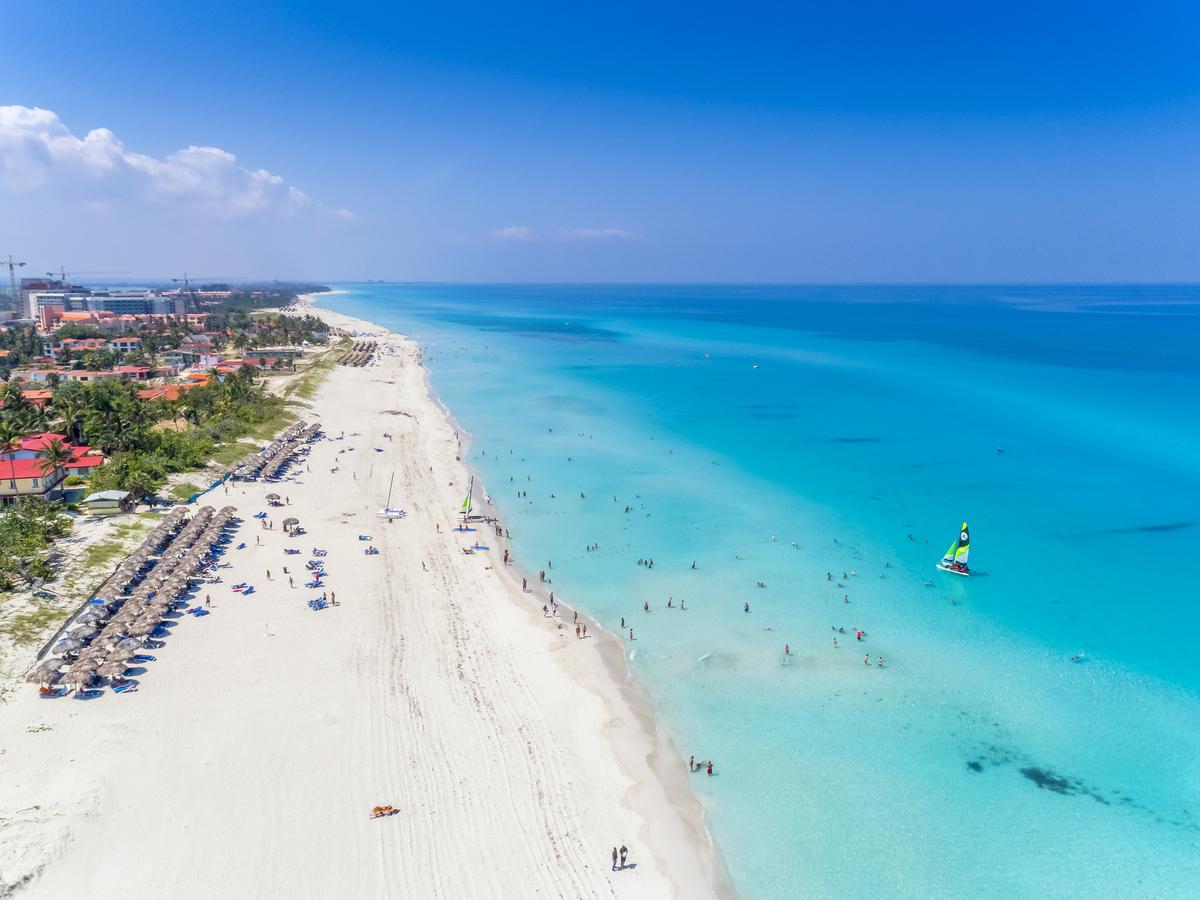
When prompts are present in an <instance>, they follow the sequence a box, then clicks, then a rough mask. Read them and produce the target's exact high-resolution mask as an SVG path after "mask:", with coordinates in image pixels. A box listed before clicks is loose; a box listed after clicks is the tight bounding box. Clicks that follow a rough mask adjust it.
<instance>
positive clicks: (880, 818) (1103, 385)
mask: <svg viewBox="0 0 1200 900" xmlns="http://www.w3.org/2000/svg"><path fill="white" fill-rule="evenodd" d="M335 287H337V288H338V289H339V290H342V291H345V292H346V293H344V294H339V295H335V296H329V297H318V304H319V305H321V306H327V307H329V308H331V309H336V310H337V311H339V312H344V313H347V314H349V315H353V316H357V317H359V318H363V319H367V320H369V321H372V322H377V323H379V324H380V325H383V326H385V327H387V328H391V329H395V330H398V331H402V332H404V333H406V334H408V335H410V336H411V337H413V338H414V339H415V340H417V341H418V342H420V344H421V346H422V348H423V351H424V358H425V361H426V365H427V366H428V368H429V372H430V377H431V379H432V383H433V385H434V388H435V389H436V391H437V392H438V394H439V396H440V397H441V399H442V400H443V401H444V402H445V404H446V405H447V407H448V408H449V409H450V411H451V412H452V413H453V414H454V416H455V417H456V419H457V420H458V421H459V422H460V423H461V425H462V426H463V427H464V428H465V429H466V430H467V431H468V432H470V434H471V435H472V436H473V438H474V440H473V443H472V445H471V448H470V457H469V461H470V462H471V464H472V465H473V466H474V467H475V468H476V469H477V470H478V471H479V472H480V473H481V475H482V477H483V479H484V481H485V485H486V489H487V490H488V492H489V493H490V495H491V497H492V499H493V501H494V502H495V503H496V505H497V507H498V509H499V510H500V513H501V516H502V519H503V520H504V523H505V524H506V525H507V527H508V528H509V530H510V531H511V533H512V539H513V546H514V550H515V553H516V555H517V558H518V560H519V561H520V562H521V563H522V564H524V565H525V566H527V567H528V568H530V569H532V570H534V571H537V570H539V569H545V570H546V571H547V573H548V575H549V576H550V579H551V581H552V585H551V587H552V589H553V590H555V592H556V593H558V594H559V595H561V596H562V597H564V599H566V600H568V601H569V602H570V603H571V604H572V605H574V606H577V607H578V608H579V609H581V610H583V611H585V612H587V613H588V614H589V615H591V616H593V617H594V618H595V619H597V620H598V621H600V622H602V623H603V624H604V625H605V627H606V628H608V629H609V630H610V631H612V632H613V633H614V634H616V635H617V636H618V637H621V638H622V639H623V641H624V643H625V647H626V650H627V656H628V658H629V661H630V666H631V669H632V671H633V672H634V674H635V676H636V677H637V678H638V680H639V682H640V683H641V684H642V685H643V686H644V687H645V689H646V691H647V694H648V695H649V697H650V699H651V701H652V703H653V705H654V709H655V713H656V715H657V717H658V718H659V720H660V721H661V722H662V723H663V724H664V725H665V726H666V727H667V728H668V729H669V730H670V732H671V734H672V736H673V738H674V740H675V742H676V745H677V746H678V748H679V750H680V751H681V753H682V754H683V755H684V757H685V760H686V757H687V756H688V755H693V754H694V755H695V756H696V757H697V758H698V759H712V760H713V761H714V763H715V768H714V771H715V774H714V776H713V777H711V778H710V777H708V776H707V775H704V774H697V775H695V776H693V785H694V788H695V790H696V793H697V795H698V796H699V798H700V800H701V802H702V804H703V806H704V809H705V812H706V817H707V821H708V825H709V828H710V830H711V832H712V834H713V837H714V840H715V843H716V846H717V849H718V851H719V853H720V855H721V857H722V860H723V862H724V864H725V866H726V868H727V869H728V871H729V873H730V877H731V878H732V881H733V884H734V886H735V888H736V890H737V891H738V894H739V896H742V897H746V898H783V897H794V896H798V895H803V896H814V897H823V896H846V895H862V894H866V893H868V892H870V893H873V894H876V895H882V896H891V897H929V896H937V897H954V896H963V895H965V894H968V893H970V894H977V895H978V894H984V895H1003V896H1014V897H1018V896H1019V897H1038V896H1062V897H1074V896H1080V897H1082V896H1096V895H1097V894H1099V895H1102V896H1121V897H1143V896H1144V897H1176V896H1178V897H1183V896H1191V895H1193V894H1194V892H1195V889H1194V881H1195V879H1196V878H1197V877H1200V754H1197V752H1196V749H1195V740H1196V739H1195V735H1196V734H1197V733H1200V731H1198V728H1200V703H1198V702H1197V700H1198V696H1197V694H1198V688H1200V659H1198V658H1197V657H1196V656H1195V655H1194V654H1191V653H1190V652H1189V648H1188V645H1187V643H1186V638H1187V637H1188V636H1189V635H1190V634H1191V633H1193V632H1194V630H1195V629H1196V627H1197V625H1200V612H1198V611H1197V609H1196V606H1195V603H1194V602H1193V600H1194V597H1195V590H1194V589H1192V588H1191V587H1190V585H1189V583H1188V581H1187V575H1188V574H1189V573H1188V572H1187V563H1188V562H1189V561H1190V560H1191V559H1193V558H1195V557H1196V552H1195V551H1196V548H1197V546H1200V530H1198V529H1200V521H1198V517H1197V512H1196V511H1197V508H1198V506H1200V455H1198V454H1197V453H1196V450H1195V448H1196V447H1197V446H1198V445H1200V342H1198V340H1197V339H1198V338H1200V287H1197V286H1190V285H1125V286H1113V285H1105V286H1087V285H1084V286H1079V285H999V286H994V285H993V286H982V285H980V286H955V285H904V286H886V285H825V286H814V285H806V286H794V285H763V284H754V285H737V284H722V285H699V284H693V285H642V284H625V285H611V284H609V285H562V284H557V285H555V284H541V285H533V284H525V285H478V284H429V283H408V284H380V283H371V284H347V285H336V286H335ZM964 521H965V522H967V523H969V526H970V533H971V558H970V565H971V569H972V572H973V574H972V576H971V577H970V578H963V577H959V576H957V575H954V574H950V573H946V572H943V571H938V570H937V569H936V568H935V566H936V563H937V562H938V560H940V559H941V557H942V554H943V553H944V552H945V551H946V548H947V546H949V545H950V544H951V543H952V542H953V541H954V540H955V538H956V537H957V536H958V534H959V527H960V524H961V523H962V522H964ZM591 548H594V549H591ZM650 560H652V561H653V566H652V567H651V566H650V565H648V561H650ZM643 604H648V605H649V607H650V610H649V611H646V610H644V608H643ZM747 606H748V607H749V609H748V610H747ZM622 620H623V621H624V625H623V626H622ZM628 628H633V629H634V636H635V639H634V640H628V637H627V635H626V631H627V629H628ZM859 631H862V632H863V634H862V636H861V639H860V638H859V636H858V635H857V632H859ZM835 641H836V646H835ZM785 646H786V648H787V652H785ZM864 657H865V659H864ZM881 659H882V662H883V664H882V665H880V664H879V663H880V660H881ZM864 662H865V663H866V664H864Z"/></svg>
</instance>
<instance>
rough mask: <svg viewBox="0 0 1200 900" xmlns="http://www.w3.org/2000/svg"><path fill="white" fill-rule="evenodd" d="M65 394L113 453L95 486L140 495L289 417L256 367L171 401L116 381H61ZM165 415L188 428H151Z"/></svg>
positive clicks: (240, 449)
mask: <svg viewBox="0 0 1200 900" xmlns="http://www.w3.org/2000/svg"><path fill="white" fill-rule="evenodd" d="M60 395H63V396H62V401H61V402H62V404H63V405H65V406H68V407H69V406H72V405H74V404H78V406H79V407H80V408H81V409H82V415H81V416H80V417H79V418H80V420H81V422H82V428H81V430H82V432H83V435H82V436H83V438H84V439H85V440H86V441H87V442H88V443H90V444H91V445H92V446H95V447H98V448H99V449H101V450H103V451H105V452H106V453H110V454H112V458H111V459H110V460H109V461H108V463H107V464H106V465H104V466H101V467H100V468H99V469H98V470H97V471H96V473H95V474H94V475H92V477H91V482H90V484H89V487H90V488H91V489H92V490H97V491H102V490H108V489H110V488H115V489H118V490H124V491H130V492H132V493H133V494H135V495H137V496H138V497H142V496H146V495H149V494H153V493H155V492H157V491H158V490H159V488H161V487H162V486H163V484H164V483H165V482H166V480H167V477H168V476H170V475H173V474H175V473H177V472H185V471H190V470H193V469H197V468H200V467H201V466H203V465H205V464H206V463H207V462H208V460H209V459H212V458H213V457H214V456H216V455H218V448H224V447H230V448H233V449H230V450H229V451H228V458H229V461H232V460H234V459H240V458H241V457H242V456H245V455H246V453H248V452H250V449H251V448H249V447H247V446H246V445H245V444H241V443H239V439H240V438H242V437H244V436H246V435H251V434H254V433H256V432H257V431H260V430H262V429H264V428H267V427H269V428H270V433H271V434H272V435H273V434H274V433H275V432H276V431H278V430H279V429H280V428H282V427H283V426H284V425H286V424H287V422H288V421H290V416H289V413H288V408H287V402H286V401H285V400H283V399H282V398H280V397H276V396H274V395H272V394H270V393H268V392H267V391H266V390H264V388H263V386H262V383H261V382H259V381H257V380H256V379H255V377H254V374H253V370H251V369H243V370H242V371H241V372H238V373H236V374H234V375H230V376H228V377H227V378H226V379H225V380H224V381H221V382H214V383H212V384H209V385H206V386H204V387H199V388H194V389H192V390H190V391H188V392H187V393H186V394H184V395H183V396H181V397H180V398H179V400H176V401H172V402H164V401H145V400H141V399H139V398H138V396H137V391H136V389H134V388H133V386H131V385H124V384H120V383H117V382H112V381H102V382H99V383H95V384H86V385H83V384H78V383H74V382H72V383H69V384H66V385H63V386H62V387H61V388H59V390H57V391H56V392H55V394H54V407H55V408H56V409H57V408H58V407H59V405H60ZM167 419H169V420H172V421H173V422H175V423H176V424H180V423H182V424H183V425H184V426H185V427H186V428H187V430H179V431H177V430H157V429H152V428H151V425H153V424H154V422H156V421H159V420H167ZM2 439H3V432H2V431H0V441H2ZM220 458H222V459H225V458H226V454H225V453H221V454H220Z"/></svg>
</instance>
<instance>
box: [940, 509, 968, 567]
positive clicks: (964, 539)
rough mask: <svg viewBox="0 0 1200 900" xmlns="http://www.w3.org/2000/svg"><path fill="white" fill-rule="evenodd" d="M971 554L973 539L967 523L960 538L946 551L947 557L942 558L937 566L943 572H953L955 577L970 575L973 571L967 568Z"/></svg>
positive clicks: (964, 524) (964, 523)
mask: <svg viewBox="0 0 1200 900" xmlns="http://www.w3.org/2000/svg"><path fill="white" fill-rule="evenodd" d="M970 552H971V537H970V533H969V532H968V531H967V523H966V522H963V523H962V528H961V529H960V530H959V532H958V537H957V538H955V540H954V543H953V544H951V545H950V549H949V550H947V551H946V555H945V556H943V557H942V561H941V562H940V563H938V564H937V567H938V568H939V569H941V570H942V571H943V572H953V573H954V574H955V575H970V574H971V570H970V569H968V568H967V557H968V556H969V555H970Z"/></svg>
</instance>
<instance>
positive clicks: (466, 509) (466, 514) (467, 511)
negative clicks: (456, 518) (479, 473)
mask: <svg viewBox="0 0 1200 900" xmlns="http://www.w3.org/2000/svg"><path fill="white" fill-rule="evenodd" d="M474 493H475V479H474V478H472V479H471V483H470V485H469V486H468V487H467V496H465V497H463V502H462V506H460V507H459V508H458V514H459V515H460V516H462V518H463V521H464V522H465V521H467V519H469V518H471V505H472V500H473V497H472V495H473V494H474Z"/></svg>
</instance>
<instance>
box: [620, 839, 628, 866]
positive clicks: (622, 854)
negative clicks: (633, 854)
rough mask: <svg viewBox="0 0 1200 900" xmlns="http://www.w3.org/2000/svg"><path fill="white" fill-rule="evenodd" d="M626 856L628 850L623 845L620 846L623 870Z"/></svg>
mask: <svg viewBox="0 0 1200 900" xmlns="http://www.w3.org/2000/svg"><path fill="white" fill-rule="evenodd" d="M628 854H629V850H628V849H626V847H625V845H624V844H622V845H621V868H622V869H623V868H625V857H626V856H627V855H628Z"/></svg>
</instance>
